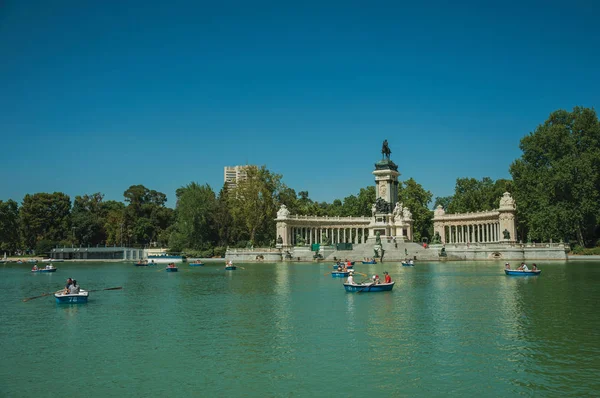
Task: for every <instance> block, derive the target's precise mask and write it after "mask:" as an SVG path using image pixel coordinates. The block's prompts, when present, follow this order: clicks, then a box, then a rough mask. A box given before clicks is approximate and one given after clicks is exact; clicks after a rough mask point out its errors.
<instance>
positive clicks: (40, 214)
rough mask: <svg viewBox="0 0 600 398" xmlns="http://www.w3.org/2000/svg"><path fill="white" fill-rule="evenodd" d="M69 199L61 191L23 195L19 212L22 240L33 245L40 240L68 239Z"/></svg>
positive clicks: (55, 240)
mask: <svg viewBox="0 0 600 398" xmlns="http://www.w3.org/2000/svg"><path fill="white" fill-rule="evenodd" d="M70 212H71V199H70V198H69V196H67V195H65V194H64V193H62V192H55V193H53V194H49V193H36V194H33V195H29V194H27V195H25V197H24V198H23V204H22V205H21V209H20V212H19V215H20V224H21V226H22V232H23V240H24V243H25V245H26V246H27V247H29V248H31V247H35V246H36V244H37V242H39V241H41V240H51V241H54V242H58V241H60V240H63V239H68V236H69V232H70V229H69V227H70Z"/></svg>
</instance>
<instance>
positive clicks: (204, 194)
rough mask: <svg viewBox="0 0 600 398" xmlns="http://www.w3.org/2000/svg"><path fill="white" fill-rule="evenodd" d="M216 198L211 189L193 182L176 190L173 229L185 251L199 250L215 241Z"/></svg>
mask: <svg viewBox="0 0 600 398" xmlns="http://www.w3.org/2000/svg"><path fill="white" fill-rule="evenodd" d="M216 209H217V198H216V196H215V193H214V191H213V190H212V188H211V187H210V186H209V185H208V184H206V185H198V184H197V183H195V182H192V183H191V184H188V185H187V186H185V187H182V188H179V189H178V190H177V208H176V222H175V229H176V231H177V232H178V233H179V234H180V237H181V239H182V242H181V245H182V246H183V247H185V248H186V249H193V250H201V249H205V248H207V247H209V246H212V245H213V244H214V242H215V241H216V237H217V231H216V230H215V217H214V216H215V213H216Z"/></svg>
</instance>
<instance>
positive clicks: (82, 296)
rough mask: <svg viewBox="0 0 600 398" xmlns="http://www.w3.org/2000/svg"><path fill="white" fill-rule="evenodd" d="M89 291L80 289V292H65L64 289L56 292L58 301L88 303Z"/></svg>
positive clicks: (61, 302)
mask: <svg viewBox="0 0 600 398" xmlns="http://www.w3.org/2000/svg"><path fill="white" fill-rule="evenodd" d="M88 295H89V293H88V292H87V290H80V291H79V293H68V294H65V293H64V292H63V291H62V290H60V291H58V292H56V293H54V297H56V302H57V303H60V304H79V303H87V301H88Z"/></svg>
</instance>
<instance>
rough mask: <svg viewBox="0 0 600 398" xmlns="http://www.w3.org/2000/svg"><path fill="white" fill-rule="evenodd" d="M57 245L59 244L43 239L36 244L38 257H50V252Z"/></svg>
mask: <svg viewBox="0 0 600 398" xmlns="http://www.w3.org/2000/svg"><path fill="white" fill-rule="evenodd" d="M57 244H58V242H56V241H53V240H48V239H41V240H39V241H38V242H37V243H36V244H35V254H36V255H38V256H41V255H50V252H51V251H52V249H54V248H55V247H56V245H57Z"/></svg>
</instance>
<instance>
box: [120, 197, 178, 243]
mask: <svg viewBox="0 0 600 398" xmlns="http://www.w3.org/2000/svg"><path fill="white" fill-rule="evenodd" d="M123 196H124V197H125V202H127V203H128V205H127V207H126V208H125V212H124V216H123V220H122V223H123V227H124V235H125V236H124V237H123V242H124V243H126V244H144V245H146V244H150V243H151V242H153V241H155V240H157V239H158V237H159V235H161V232H162V231H164V230H166V229H167V228H168V227H169V226H170V225H171V224H172V223H173V221H174V217H175V212H174V211H173V209H169V208H167V207H165V203H166V201H167V196H166V195H165V194H164V193H162V192H157V191H155V190H150V189H148V188H146V187H145V186H143V185H132V186H130V187H129V188H128V189H127V190H126V191H125V192H124V193H123ZM113 227H115V226H113Z"/></svg>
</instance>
